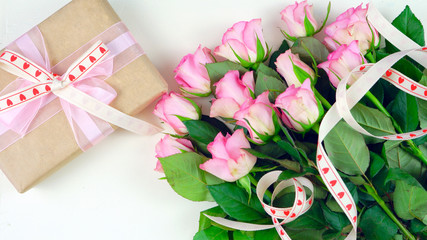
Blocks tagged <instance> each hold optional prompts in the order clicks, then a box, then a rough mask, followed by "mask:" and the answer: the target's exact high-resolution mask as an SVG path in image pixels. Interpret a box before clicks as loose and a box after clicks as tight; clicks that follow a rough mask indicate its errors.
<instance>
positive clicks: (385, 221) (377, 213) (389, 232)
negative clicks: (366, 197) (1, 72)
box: [359, 205, 398, 240]
mask: <svg viewBox="0 0 427 240" xmlns="http://www.w3.org/2000/svg"><path fill="white" fill-rule="evenodd" d="M359 226H360V228H361V229H362V231H363V233H364V235H365V237H366V239H367V240H371V239H372V240H390V239H391V238H392V237H393V236H394V235H396V233H397V229H398V227H397V225H396V224H395V223H394V222H393V221H392V220H391V219H390V218H389V217H388V216H387V215H386V214H385V213H384V211H383V210H382V209H381V208H380V207H379V206H378V205H375V206H373V207H371V208H369V209H368V210H366V211H365V212H364V213H363V215H362V217H361V218H360V224H359Z"/></svg>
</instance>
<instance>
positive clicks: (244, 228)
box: [204, 214, 274, 231]
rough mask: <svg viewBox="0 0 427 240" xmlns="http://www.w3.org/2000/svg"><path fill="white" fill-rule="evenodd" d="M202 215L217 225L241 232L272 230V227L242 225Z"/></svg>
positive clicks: (250, 224) (241, 223)
mask: <svg viewBox="0 0 427 240" xmlns="http://www.w3.org/2000/svg"><path fill="white" fill-rule="evenodd" d="M204 215H205V216H206V217H207V218H209V219H210V220H212V221H214V222H216V223H218V224H221V225H222V226H225V227H229V228H233V229H237V230H242V231H261V230H267V229H271V228H274V225H261V224H253V223H243V222H237V221H232V220H229V219H225V218H222V217H213V216H209V215H206V214H204Z"/></svg>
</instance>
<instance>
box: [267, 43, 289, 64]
mask: <svg viewBox="0 0 427 240" xmlns="http://www.w3.org/2000/svg"><path fill="white" fill-rule="evenodd" d="M288 49H289V44H288V42H287V41H286V39H284V40H283V41H282V44H281V45H280V47H279V49H278V50H277V51H275V52H274V53H273V54H271V57H270V63H269V64H268V66H270V67H271V68H273V69H274V70H276V69H277V67H276V64H275V62H276V60H277V58H278V57H279V55H280V54H282V53H284V52H286V50H288Z"/></svg>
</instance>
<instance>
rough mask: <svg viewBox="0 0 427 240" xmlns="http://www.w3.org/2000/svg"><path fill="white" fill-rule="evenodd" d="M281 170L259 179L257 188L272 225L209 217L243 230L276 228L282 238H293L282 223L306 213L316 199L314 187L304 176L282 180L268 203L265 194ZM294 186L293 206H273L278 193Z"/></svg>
mask: <svg viewBox="0 0 427 240" xmlns="http://www.w3.org/2000/svg"><path fill="white" fill-rule="evenodd" d="M281 173H282V172H281V171H272V172H269V173H267V174H265V175H264V176H262V178H261V179H260V180H259V181H258V185H257V188H256V193H257V197H258V199H259V201H260V202H261V204H262V206H263V208H264V210H265V212H266V213H267V214H268V215H270V217H271V220H272V222H273V224H272V225H264V224H252V223H243V222H236V221H231V220H228V219H225V218H220V217H212V216H209V215H206V214H205V216H206V217H208V218H209V219H211V220H212V221H214V222H217V223H219V224H221V225H223V226H227V227H229V228H234V229H239V230H243V231H260V230H265V229H270V228H276V230H277V233H278V234H279V236H280V238H281V239H287V240H288V239H291V238H290V237H289V236H288V234H287V233H286V231H285V230H284V229H283V227H282V225H283V224H285V223H289V222H292V221H294V220H295V219H297V218H298V217H299V216H301V215H302V214H304V213H306V212H307V211H308V210H309V209H310V207H311V206H312V204H313V199H314V188H313V184H312V183H311V182H310V180H308V179H307V178H304V177H297V178H292V179H289V180H283V181H280V182H279V183H278V184H277V186H276V187H275V188H274V191H273V194H272V197H271V205H269V204H266V203H265V202H264V200H263V199H264V194H265V192H266V191H267V188H268V187H270V185H272V184H273V183H275V182H276V181H277V179H278V178H279V176H280V174H281ZM292 186H293V187H294V191H295V200H294V204H293V206H292V207H289V208H278V207H273V206H272V205H273V203H274V199H275V198H276V197H277V195H278V194H279V193H280V192H281V191H282V190H284V189H285V188H288V187H292ZM304 187H306V188H308V189H309V190H310V191H311V195H310V197H307V192H306V189H305V188H304Z"/></svg>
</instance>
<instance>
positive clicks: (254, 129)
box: [233, 91, 279, 144]
mask: <svg viewBox="0 0 427 240" xmlns="http://www.w3.org/2000/svg"><path fill="white" fill-rule="evenodd" d="M275 114H276V113H275V111H274V109H273V105H272V104H271V103H270V101H269V100H268V91H267V92H264V93H262V94H260V95H259V96H258V97H257V98H256V100H251V101H246V102H245V103H244V104H243V105H242V106H241V108H240V110H239V111H237V112H236V114H234V117H233V118H234V119H236V120H237V122H236V124H237V125H239V126H242V127H245V128H246V129H247V130H248V131H249V134H250V136H251V139H252V140H253V141H254V142H255V143H259V144H263V143H266V142H268V141H269V140H270V139H271V138H273V137H274V136H275V135H276V134H277V132H278V131H279V127H278V126H277V123H275V120H274V117H276V116H274V115H275Z"/></svg>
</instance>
